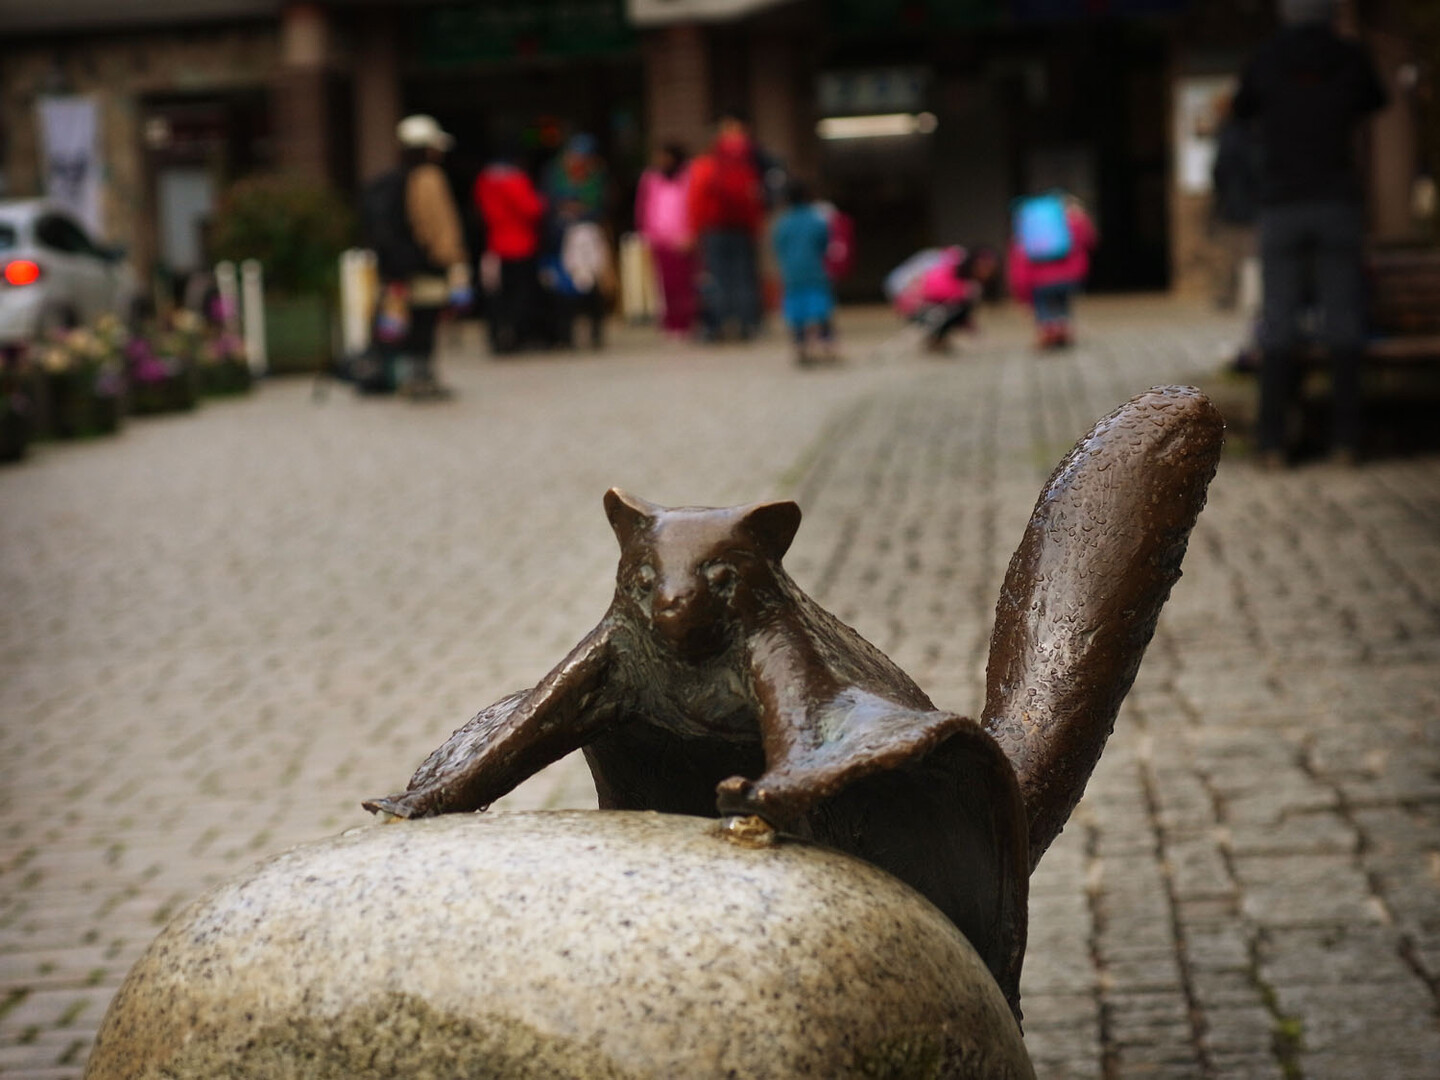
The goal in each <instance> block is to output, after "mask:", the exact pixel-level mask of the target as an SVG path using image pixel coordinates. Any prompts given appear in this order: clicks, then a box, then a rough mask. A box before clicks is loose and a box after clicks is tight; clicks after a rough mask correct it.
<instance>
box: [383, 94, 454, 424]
mask: <svg viewBox="0 0 1440 1080" xmlns="http://www.w3.org/2000/svg"><path fill="white" fill-rule="evenodd" d="M395 134H396V137H397V138H398V140H399V142H400V148H401V164H400V167H399V168H398V169H396V170H392V171H391V172H389V173H386V174H385V175H383V176H381V177H379V178H377V179H376V180H374V181H372V182H371V184H370V185H369V188H368V189H367V195H366V198H365V213H364V216H365V218H366V222H365V225H366V232H367V234H368V241H369V243H370V246H371V247H372V248H374V249H375V253H376V256H377V260H378V262H379V272H380V280H381V301H380V311H379V313H378V318H377V324H376V333H377V337H379V338H380V339H381V340H382V341H388V343H389V344H391V345H392V346H394V347H395V348H396V349H398V350H399V352H400V353H401V355H403V357H404V358H405V359H406V360H407V361H408V365H407V366H408V371H406V372H405V373H403V374H401V375H400V376H399V377H398V380H397V381H398V382H399V386H398V389H399V391H400V392H401V393H402V394H405V395H407V396H409V397H412V398H439V397H448V396H449V391H448V390H446V389H445V388H443V387H442V386H441V385H440V383H439V381H438V380H437V379H436V376H435V372H434V352H435V331H436V327H437V325H438V324H439V321H440V316H441V313H442V312H444V311H445V310H446V309H447V308H465V307H468V306H469V305H470V303H471V301H472V299H473V292H472V288H471V282H470V256H469V253H468V252H467V251H466V249H465V238H464V233H463V231H462V230H461V225H460V214H459V211H458V210H457V209H456V206H455V199H454V197H453V196H452V195H451V192H450V182H449V180H448V179H447V178H446V175H445V170H444V169H443V168H442V167H441V162H442V161H443V160H444V158H445V154H446V153H448V152H449V150H450V149H451V148H452V147H453V146H454V145H455V139H454V136H452V135H450V134H449V133H448V132H447V131H445V130H444V129H443V128H441V127H440V125H439V123H437V122H436V120H435V118H434V117H433V116H426V115H424V114H423V113H422V114H416V115H414V116H407V117H405V119H403V120H401V121H400V123H399V124H398V125H397V127H396V131H395Z"/></svg>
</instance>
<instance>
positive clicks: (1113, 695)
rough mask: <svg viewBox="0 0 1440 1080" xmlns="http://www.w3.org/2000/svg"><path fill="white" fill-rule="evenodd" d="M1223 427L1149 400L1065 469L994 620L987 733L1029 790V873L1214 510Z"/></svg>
mask: <svg viewBox="0 0 1440 1080" xmlns="http://www.w3.org/2000/svg"><path fill="white" fill-rule="evenodd" d="M1224 429H1225V424H1224V421H1223V420H1222V419H1221V418H1220V414H1219V412H1218V411H1217V410H1216V409H1215V407H1214V406H1213V405H1212V404H1211V403H1210V401H1209V399H1207V398H1206V397H1205V396H1204V395H1203V394H1201V393H1200V392H1199V391H1198V390H1196V389H1194V388H1193V387H1181V386H1163V387H1156V388H1154V389H1152V390H1149V391H1146V392H1145V393H1143V394H1141V395H1139V396H1138V397H1135V398H1132V399H1131V400H1130V401H1127V402H1126V403H1125V404H1124V405H1121V406H1120V407H1119V408H1118V409H1116V410H1115V411H1114V412H1112V413H1111V414H1110V415H1109V416H1107V417H1105V418H1104V419H1103V420H1101V421H1099V422H1098V423H1097V424H1096V425H1095V426H1094V427H1093V428H1092V429H1091V430H1090V432H1089V434H1087V435H1086V436H1085V437H1084V438H1082V439H1081V440H1080V441H1079V442H1077V443H1076V444H1075V446H1074V448H1073V449H1072V450H1071V451H1070V453H1069V454H1068V455H1066V457H1065V459H1064V460H1063V461H1061V462H1060V464H1059V465H1058V466H1056V468H1055V471H1054V473H1052V474H1051V476H1050V479H1049V481H1048V482H1047V483H1046V485H1045V487H1044V489H1043V490H1042V491H1041V493H1040V499H1039V501H1038V502H1037V503H1036V504H1035V511H1034V513H1033V514H1032V515H1031V517H1030V524H1029V525H1028V526H1027V528H1026V530H1025V536H1024V538H1023V539H1022V540H1021V542H1020V546H1019V548H1018V549H1016V551H1015V555H1014V557H1013V558H1012V559H1011V560H1010V568H1009V570H1008V571H1007V572H1006V574H1005V583H1004V585H1003V587H1002V588H1001V590H1000V599H999V602H998V603H997V604H996V608H995V630H994V632H993V634H992V636H991V638H990V661H989V665H988V667H987V669H986V700H985V712H984V714H983V722H984V727H985V729H986V730H987V731H988V732H990V734H991V735H993V736H994V737H995V739H996V740H997V741H998V742H999V743H1000V745H1001V747H1002V748H1003V749H1004V750H1005V753H1006V755H1007V756H1008V757H1009V759H1010V763H1011V764H1012V765H1013V766H1014V768H1015V772H1016V775H1017V776H1018V778H1019V781H1020V791H1021V794H1022V796H1023V798H1024V802H1025V809H1026V813H1027V814H1028V816H1029V822H1030V868H1031V869H1032V870H1033V869H1034V868H1035V865H1036V864H1037V863H1038V862H1039V861H1040V856H1041V855H1043V854H1044V853H1045V849H1046V848H1048V847H1049V846H1050V842H1051V841H1052V840H1054V839H1055V837H1056V836H1057V835H1059V833H1060V830H1061V828H1063V827H1064V825H1065V821H1066V819H1067V818H1069V816H1070V812H1071V811H1072V810H1073V809H1074V808H1075V804H1076V803H1077V802H1079V801H1080V796H1081V794H1082V793H1083V792H1084V790H1085V783H1086V781H1087V780H1089V778H1090V773H1091V771H1092V770H1093V769H1094V768H1095V764H1096V762H1097V761H1098V760H1099V758H1100V751H1101V750H1102V749H1104V746H1105V740H1106V739H1107V738H1109V736H1110V731H1111V729H1112V728H1113V727H1114V724H1115V715H1116V713H1117V712H1118V711H1119V709H1120V703H1121V701H1123V700H1124V698H1125V695H1126V694H1127V693H1128V692H1129V690H1130V686H1131V684H1132V683H1133V682H1134V681H1135V672H1136V670H1137V669H1138V668H1139V666H1140V658H1141V657H1142V656H1143V655H1144V653H1145V646H1146V645H1148V644H1149V643H1150V637H1151V635H1152V634H1153V633H1154V632H1155V622H1156V620H1157V619H1158V618H1159V616H1160V609H1161V608H1162V607H1163V606H1164V604H1165V600H1166V599H1167V598H1168V597H1169V595H1170V587H1171V586H1172V585H1173V584H1174V583H1175V581H1176V579H1178V578H1179V577H1180V561H1181V559H1182V558H1183V557H1184V555H1185V545H1186V543H1187V542H1188V540H1189V537H1190V530H1191V529H1192V528H1193V527H1194V525H1195V519H1196V518H1197V517H1198V516H1199V514H1200V510H1201V508H1202V507H1203V506H1204V505H1205V492H1206V489H1207V487H1208V486H1209V484H1210V480H1211V478H1212V477H1213V476H1214V475H1215V468H1216V466H1217V465H1218V463H1219V460H1220V448H1221V445H1222V443H1223V441H1224Z"/></svg>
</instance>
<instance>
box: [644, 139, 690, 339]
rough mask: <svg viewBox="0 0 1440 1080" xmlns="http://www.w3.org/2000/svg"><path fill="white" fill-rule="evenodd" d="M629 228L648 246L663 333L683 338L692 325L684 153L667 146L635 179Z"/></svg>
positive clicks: (688, 208)
mask: <svg viewBox="0 0 1440 1080" xmlns="http://www.w3.org/2000/svg"><path fill="white" fill-rule="evenodd" d="M635 226H636V228H637V229H639V231H640V235H641V236H643V237H645V239H646V241H647V242H648V243H649V245H650V255H651V257H652V258H653V259H654V260H655V270H656V273H657V275H658V276H659V278H660V295H661V298H662V299H663V300H664V303H665V314H664V316H663V318H662V319H661V322H660V325H661V327H662V328H663V329H664V330H665V332H666V333H668V334H671V335H674V336H676V337H684V336H686V335H688V334H689V333H690V330H691V327H692V326H693V325H694V323H695V307H696V301H695V275H696V265H695V232H694V229H693V228H692V227H691V223H690V172H689V169H688V168H687V165H686V158H685V150H684V148H682V147H680V146H678V145H676V144H674V143H671V144H668V145H666V146H663V147H661V148H660V149H659V150H657V151H656V152H655V157H654V159H653V163H652V164H651V166H650V168H648V169H646V170H645V171H644V172H643V173H641V174H640V186H639V188H638V190H637V191H636V193H635Z"/></svg>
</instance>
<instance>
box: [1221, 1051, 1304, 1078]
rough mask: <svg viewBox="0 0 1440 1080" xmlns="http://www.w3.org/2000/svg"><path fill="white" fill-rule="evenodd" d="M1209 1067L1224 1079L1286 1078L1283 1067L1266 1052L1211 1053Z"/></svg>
mask: <svg viewBox="0 0 1440 1080" xmlns="http://www.w3.org/2000/svg"><path fill="white" fill-rule="evenodd" d="M1210 1067H1211V1069H1213V1070H1214V1073H1215V1075H1216V1076H1223V1077H1225V1080H1287V1078H1286V1076H1285V1070H1284V1067H1283V1066H1281V1064H1280V1063H1279V1062H1278V1061H1276V1060H1275V1059H1274V1058H1273V1057H1272V1056H1269V1055H1266V1054H1211V1055H1210Z"/></svg>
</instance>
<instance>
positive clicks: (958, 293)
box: [895, 245, 1000, 353]
mask: <svg viewBox="0 0 1440 1080" xmlns="http://www.w3.org/2000/svg"><path fill="white" fill-rule="evenodd" d="M921 257H923V258H921ZM916 258H919V259H920V261H918V262H917V263H916V264H915V266H914V268H912V269H911V270H910V271H909V272H908V273H904V274H903V283H902V279H901V278H897V279H896V281H897V284H899V287H898V289H897V291H896V294H895V307H896V310H898V311H899V312H900V313H901V314H902V315H904V316H905V317H906V318H908V319H909V320H911V321H912V322H914V323H917V324H919V325H920V326H922V327H924V329H925V348H926V350H927V351H929V352H934V353H943V352H945V351H946V350H947V348H948V344H949V336H950V334H951V332H952V331H954V330H957V329H960V328H962V327H964V328H969V327H973V326H974V316H975V308H976V305H978V304H979V303H980V300H981V298H982V297H983V296H984V295H985V289H986V286H987V285H989V283H990V282H992V281H994V280H996V279H997V278H998V277H999V274H1000V256H999V255H998V254H997V253H996V252H995V250H994V249H993V248H988V247H979V248H976V249H975V250H974V251H968V250H966V249H965V248H963V247H960V246H958V245H956V246H953V247H948V248H943V249H941V250H939V251H937V252H935V253H934V255H933V256H928V255H927V253H924V252H922V253H920V255H919V256H912V259H916ZM910 261H911V260H909V259H907V260H906V262H907V263H909V262H910ZM897 271H902V272H903V271H905V264H901V266H900V267H897Z"/></svg>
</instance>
